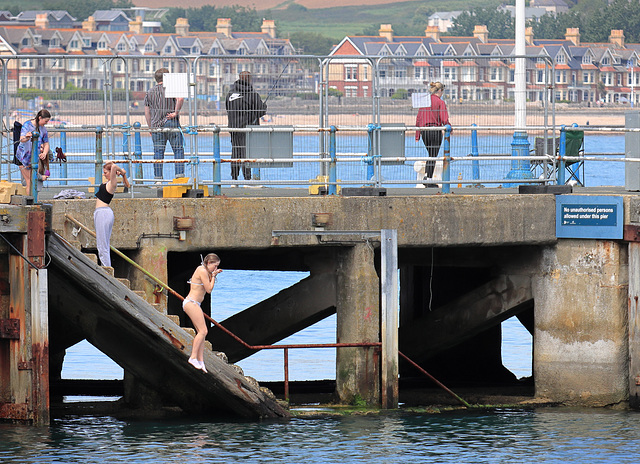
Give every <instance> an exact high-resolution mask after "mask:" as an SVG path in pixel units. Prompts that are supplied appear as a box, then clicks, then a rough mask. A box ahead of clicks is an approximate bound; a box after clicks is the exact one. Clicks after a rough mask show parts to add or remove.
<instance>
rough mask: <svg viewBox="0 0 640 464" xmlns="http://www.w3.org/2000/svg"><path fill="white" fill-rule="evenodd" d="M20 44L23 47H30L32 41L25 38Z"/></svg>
mask: <svg viewBox="0 0 640 464" xmlns="http://www.w3.org/2000/svg"><path fill="white" fill-rule="evenodd" d="M20 44H21V45H22V46H23V47H28V46H29V45H30V44H31V41H30V40H29V38H28V37H25V38H24V39H22V42H20Z"/></svg>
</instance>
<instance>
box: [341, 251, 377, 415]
mask: <svg viewBox="0 0 640 464" xmlns="http://www.w3.org/2000/svg"><path fill="white" fill-rule="evenodd" d="M337 277H338V298H337V307H336V312H337V341H338V343H364V342H378V341H379V340H380V303H379V297H380V281H379V279H378V275H377V273H376V270H375V267H374V250H373V248H372V247H371V246H370V245H369V244H366V243H361V244H357V245H355V246H354V247H352V248H349V249H346V250H345V251H343V252H342V253H340V256H339V262H338V271H337ZM336 395H337V397H338V401H340V402H342V403H352V402H353V401H354V400H356V399H358V398H361V399H362V400H364V401H366V402H367V403H368V404H379V403H380V356H379V352H378V350H376V349H374V348H372V347H370V348H338V349H337V354H336Z"/></svg>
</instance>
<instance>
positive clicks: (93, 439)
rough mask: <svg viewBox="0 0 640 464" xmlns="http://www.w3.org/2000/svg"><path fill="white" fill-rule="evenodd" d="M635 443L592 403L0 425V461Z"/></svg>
mask: <svg viewBox="0 0 640 464" xmlns="http://www.w3.org/2000/svg"><path fill="white" fill-rule="evenodd" d="M638 452H640V415H638V414H635V413H630V412H611V411H601V410H598V411H591V410H588V411H587V410H553V409H541V410H538V411H516V410H497V411H492V412H483V413H478V412H476V413H452V414H440V415H420V416H403V417H341V418H323V419H318V418H315V419H293V420H291V421H289V422H263V423H239V422H225V423H222V422H185V421H181V422H162V423H159V422H143V421H140V422H138V421H136V422H125V421H120V420H117V419H113V418H103V417H81V418H69V419H64V420H56V421H55V422H54V423H53V424H52V426H51V427H48V428H35V427H26V426H10V425H0V461H2V462H23V463H50V462H64V463H75V462H82V463H93V462H95V463H98V462H106V463H133V462H135V463H147V462H148V463H159V462H161V463H179V462H180V463H182V462H192V463H200V462H207V463H233V462H240V461H246V462H264V463H267V462H280V463H307V462H314V463H316V462H319V463H350V462H368V463H407V462H414V463H418V462H438V463H449V462H457V463H506V462H511V463H520V462H523V463H555V462H567V463H596V462H616V463H635V462H638V458H637V455H638Z"/></svg>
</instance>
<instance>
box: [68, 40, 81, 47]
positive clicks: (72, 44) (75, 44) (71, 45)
mask: <svg viewBox="0 0 640 464" xmlns="http://www.w3.org/2000/svg"><path fill="white" fill-rule="evenodd" d="M78 45H79V44H78V40H77V39H74V40H72V41H71V42H69V48H78Z"/></svg>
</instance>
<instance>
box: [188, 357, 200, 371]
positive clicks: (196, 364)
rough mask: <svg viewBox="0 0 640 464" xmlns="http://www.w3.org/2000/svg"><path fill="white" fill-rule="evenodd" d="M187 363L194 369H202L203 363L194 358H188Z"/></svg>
mask: <svg viewBox="0 0 640 464" xmlns="http://www.w3.org/2000/svg"><path fill="white" fill-rule="evenodd" d="M189 364H191V365H192V366H193V367H195V368H196V369H202V367H203V364H202V363H201V362H200V361H198V360H197V359H196V358H189Z"/></svg>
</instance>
